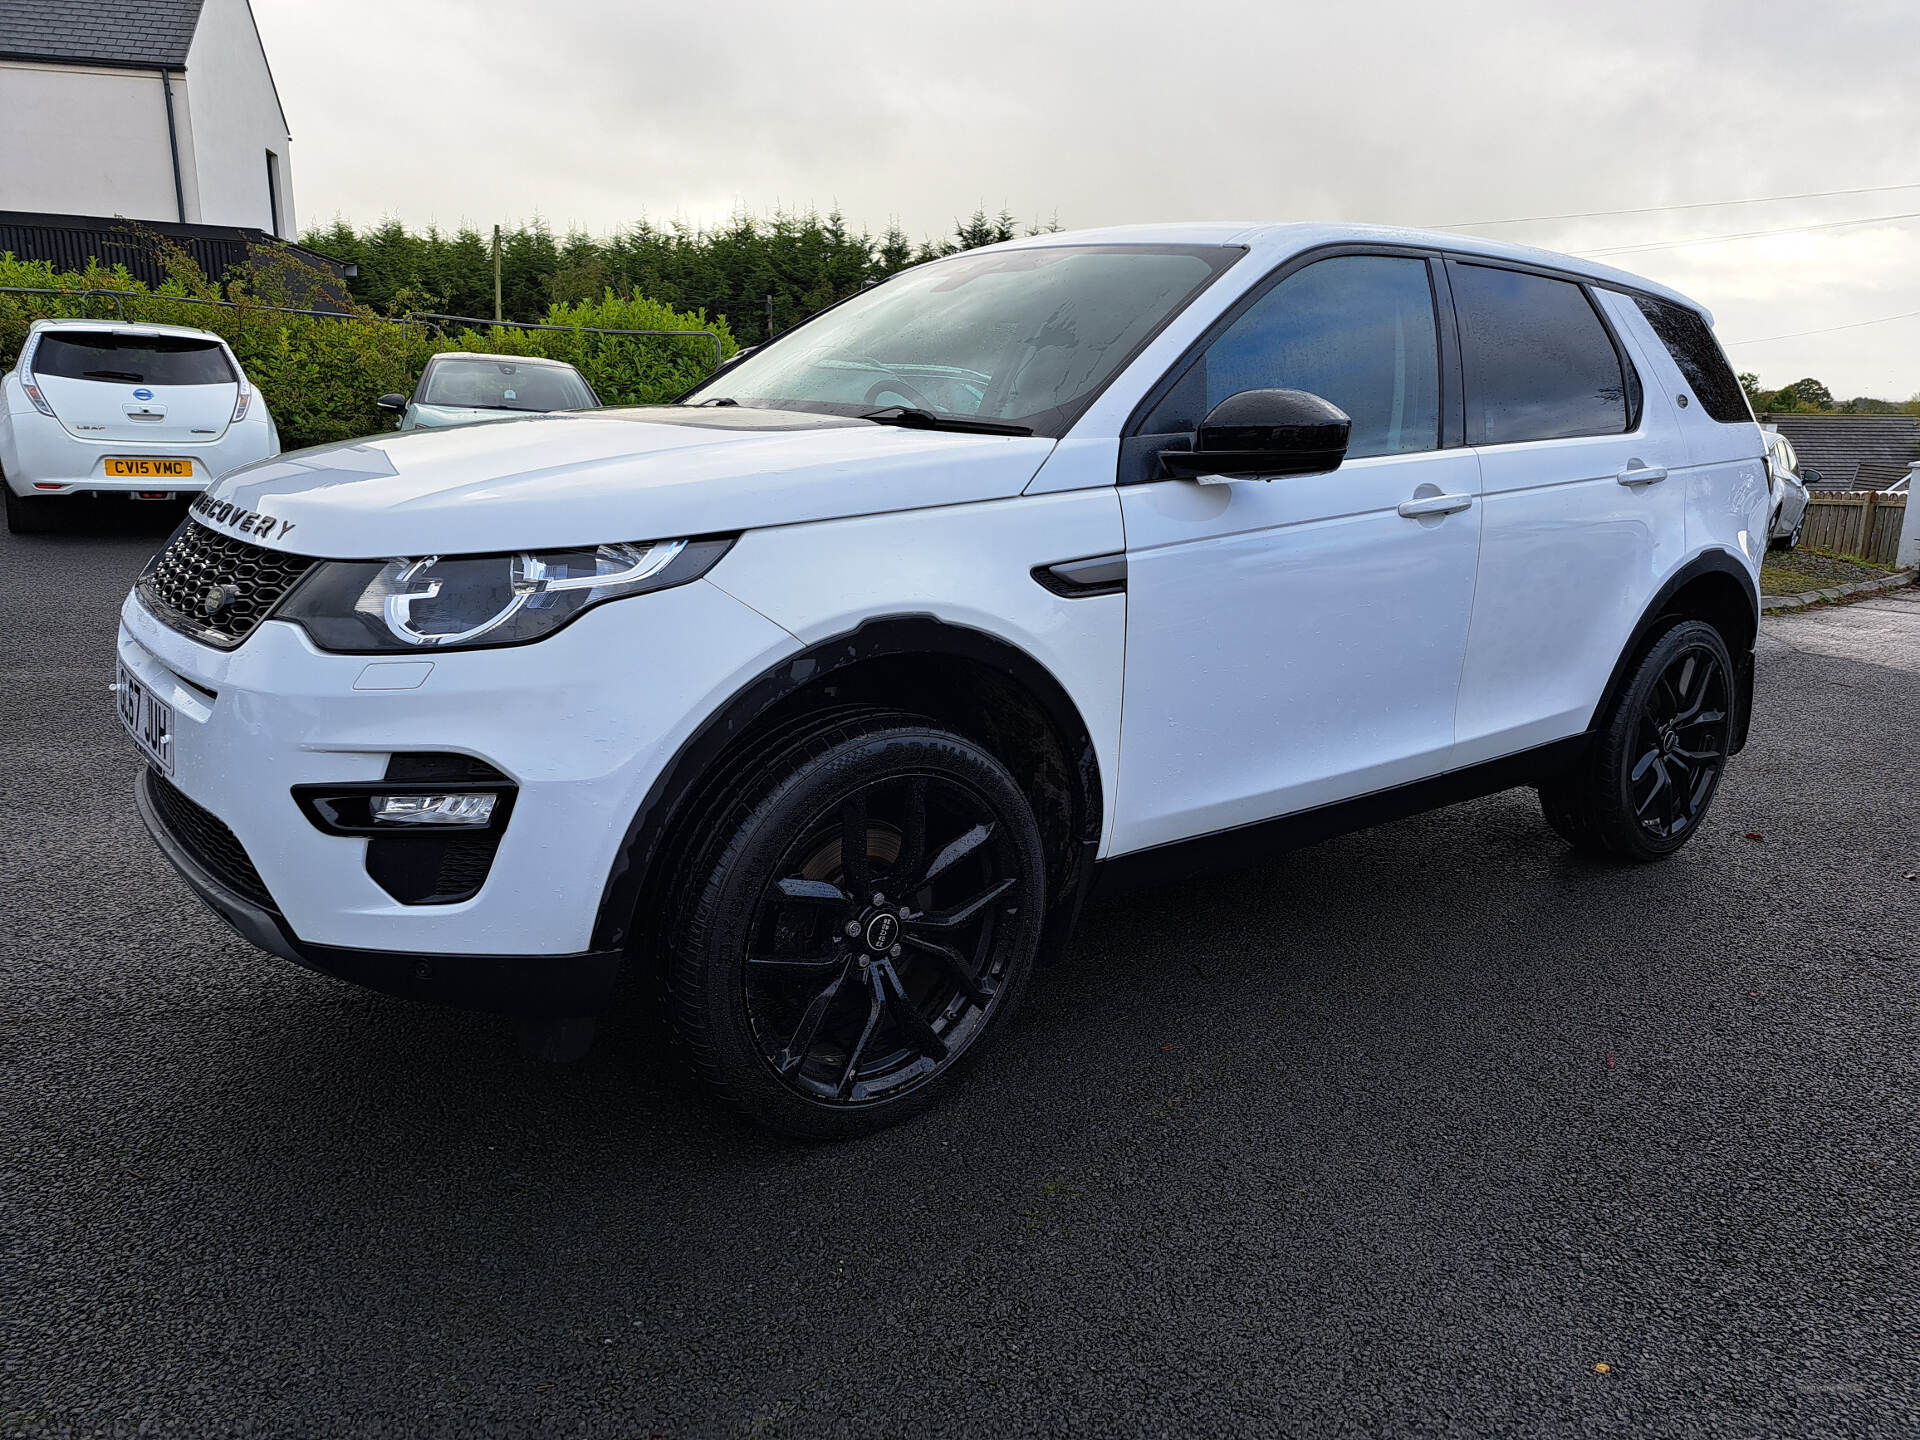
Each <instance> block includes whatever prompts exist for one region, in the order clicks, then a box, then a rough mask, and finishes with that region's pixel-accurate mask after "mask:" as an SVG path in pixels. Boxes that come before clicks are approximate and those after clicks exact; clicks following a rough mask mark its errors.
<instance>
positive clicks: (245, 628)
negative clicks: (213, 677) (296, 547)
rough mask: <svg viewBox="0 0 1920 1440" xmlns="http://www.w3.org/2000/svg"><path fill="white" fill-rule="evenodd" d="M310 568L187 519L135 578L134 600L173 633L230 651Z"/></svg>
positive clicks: (304, 561)
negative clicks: (137, 598)
mask: <svg viewBox="0 0 1920 1440" xmlns="http://www.w3.org/2000/svg"><path fill="white" fill-rule="evenodd" d="M314 563H315V562H314V561H313V560H312V558H311V557H309V556H306V555H289V554H287V553H286V552H285V551H282V550H269V549H267V548H266V547H265V546H264V545H255V544H252V543H251V542H250V541H246V540H242V539H239V538H238V537H237V536H232V535H222V534H220V533H218V532H217V531H214V530H209V529H208V528H207V527H206V526H204V525H202V524H200V523H199V522H198V521H196V520H191V519H189V520H188V521H187V522H186V524H184V525H182V526H181V527H180V528H179V529H178V530H176V531H174V533H173V538H172V539H171V540H169V541H168V542H167V548H166V549H164V550H162V551H161V552H160V553H159V554H158V555H156V556H154V558H153V563H152V564H151V565H149V566H148V567H147V572H146V574H144V575H142V576H141V577H140V585H139V591H140V598H141V599H142V600H144V601H145V602H146V604H147V608H148V609H150V610H152V611H153V613H154V614H155V615H158V616H159V617H160V618H161V619H162V620H164V621H166V623H167V624H169V625H171V626H172V627H173V628H174V629H176V630H179V631H182V632H184V633H185V634H188V635H191V636H192V637H193V638H194V639H196V640H202V641H205V642H206V643H207V644H209V645H217V646H219V647H220V648H221V649H222V650H231V649H232V648H233V647H234V646H236V645H238V644H239V643H240V642H241V641H242V640H244V639H246V638H247V636H249V635H251V634H252V633H253V628H254V626H256V625H258V624H259V623H260V622H261V621H262V620H264V619H266V618H267V616H268V615H269V614H270V613H272V610H273V607H274V606H275V605H277V604H279V603H280V597H281V596H283V595H285V594H286V593H287V591H288V590H290V589H291V588H292V587H293V583H294V581H296V580H298V579H299V578H300V577H301V576H303V575H305V574H306V573H307V571H309V570H311V569H312V568H313V566H314Z"/></svg>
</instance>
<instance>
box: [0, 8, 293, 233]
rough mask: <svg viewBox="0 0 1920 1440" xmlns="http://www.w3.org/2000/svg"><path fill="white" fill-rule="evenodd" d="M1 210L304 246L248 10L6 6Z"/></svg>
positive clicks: (281, 124) (0, 99)
mask: <svg viewBox="0 0 1920 1440" xmlns="http://www.w3.org/2000/svg"><path fill="white" fill-rule="evenodd" d="M0 137H4V138H3V139H0V211H38V212H50V213H52V214H56V215H94V216H111V215H118V216H125V217H126V218H128V219H130V220H149V221H173V222H185V223H189V224H200V225H234V226H244V227H246V228H248V229H253V230H262V231H265V232H267V233H268V234H271V235H277V236H280V237H282V238H287V239H291V238H292V237H293V235H294V233H295V232H294V212H293V169H292V159H291V155H290V153H289V152H290V150H291V148H292V136H291V135H289V134H288V131H287V117H286V113H285V112H284V111H283V110H282V109H281V108H280V96H279V93H278V92H277V91H276V90H275V88H274V84H273V72H272V70H271V69H269V68H268V65H267V52H266V49H265V47H264V46H263V45H262V44H261V43H260V31H259V29H258V27H256V26H255V24H254V20H253V7H252V6H251V5H250V4H249V3H248V0H0Z"/></svg>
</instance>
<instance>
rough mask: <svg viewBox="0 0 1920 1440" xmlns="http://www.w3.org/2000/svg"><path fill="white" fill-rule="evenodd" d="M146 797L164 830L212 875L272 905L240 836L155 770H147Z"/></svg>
mask: <svg viewBox="0 0 1920 1440" xmlns="http://www.w3.org/2000/svg"><path fill="white" fill-rule="evenodd" d="M147 798H148V799H149V800H151V801H152V802H153V808H154V810H155V812H156V813H157V814H158V815H159V817H160V823H161V824H162V825H164V826H166V829H167V833H168V834H169V835H171V836H172V837H173V839H174V841H175V842H176V843H177V844H178V845H179V846H180V848H181V849H183V850H185V851H186V852H187V854H189V855H191V856H192V857H193V858H194V860H195V861H196V862H197V863H198V864H199V866H200V867H201V869H203V870H205V871H206V872H207V873H208V874H209V875H211V876H213V878H214V879H216V880H218V881H219V882H220V883H221V884H222V885H225V886H226V887H227V888H228V889H229V890H231V891H233V892H234V894H236V895H239V896H241V897H242V898H244V899H247V900H251V901H253V903H254V904H256V905H262V906H265V907H266V908H267V909H269V910H271V909H273V908H274V904H273V896H271V895H269V894H268V893H267V887H266V886H265V884H263V883H262V882H261V879H260V872H259V871H258V870H255V869H254V868H253V861H251V860H249V859H248V858H247V852H246V848H245V847H244V846H242V845H241V843H240V840H239V837H238V836H236V835H235V834H234V833H233V831H231V830H229V829H228V828H227V827H226V826H225V825H223V824H221V823H220V821H219V820H218V819H217V818H215V817H214V816H213V815H212V814H210V813H209V812H208V811H205V810H202V809H201V808H200V807H199V806H198V805H196V804H194V803H193V801H191V800H189V799H188V798H187V797H186V796H185V795H182V794H181V793H180V792H179V791H178V790H176V789H175V788H174V786H173V783H172V782H171V781H170V780H168V779H167V777H166V776H164V775H162V774H161V773H160V772H159V771H158V770H148V771H147Z"/></svg>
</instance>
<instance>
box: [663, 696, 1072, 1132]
mask: <svg viewBox="0 0 1920 1440" xmlns="http://www.w3.org/2000/svg"><path fill="white" fill-rule="evenodd" d="M775 748H776V753H772V754H770V755H769V756H768V758H767V759H766V761H765V763H763V764H762V765H760V766H759V767H758V768H757V769H756V770H754V771H753V772H752V773H749V774H747V775H746V776H744V777H743V782H742V783H741V784H740V785H739V786H738V788H737V789H735V791H734V793H733V795H732V796H731V797H729V799H728V801H727V803H724V804H722V805H719V806H716V807H715V808H714V810H713V811H712V812H711V813H710V818H709V821H708V823H707V825H706V826H705V833H704V834H701V835H697V836H695V837H694V840H693V845H694V848H695V850H696V851H697V853H698V858H697V859H696V860H694V861H693V862H692V863H691V864H690V865H689V866H688V867H687V868H686V870H685V871H683V872H682V877H681V883H680V884H679V885H677V886H676V887H675V888H676V891H677V903H676V905H675V908H674V913H673V914H672V915H671V916H670V918H669V921H668V924H667V926H666V930H665V934H664V936H663V940H664V942H665V945H666V952H667V953H666V966H667V981H668V987H667V988H668V996H669V1003H670V1008H671V1013H672V1015H673V1019H674V1025H675V1029H676V1031H677V1032H678V1033H679V1035H680V1036H681V1038H682V1039H683V1040H684V1041H685V1042H686V1044H687V1046H688V1049H689V1050H690V1052H691V1054H692V1057H693V1060H694V1063H695V1066H696V1068H697V1069H698V1070H699V1071H700V1073H701V1074H702V1075H703V1076H704V1077H705V1078H706V1079H707V1080H708V1081H709V1082H710V1083H711V1084H713V1085H714V1086H715V1087H716V1088H717V1089H718V1090H719V1091H720V1093H721V1094H723V1095H724V1096H725V1097H726V1098H727V1099H729V1100H730V1101H732V1102H733V1103H734V1104H735V1105H737V1106H738V1107H739V1108H740V1109H742V1110H743V1111H745V1112H746V1114H748V1115H749V1116H750V1117H752V1118H753V1119H755V1120H757V1121H759V1122H760V1123H762V1124H764V1125H767V1126H769V1127H771V1128H773V1129H776V1130H780V1131H784V1132H786V1133H788V1134H793V1135H800V1136H806V1137H811V1138H829V1137H838V1136H852V1135H859V1134H864V1133H867V1132H869V1131H872V1130H876V1129H879V1128H880V1127H882V1126H884V1125H888V1124H891V1123H893V1122H894V1121H896V1120H900V1119H903V1118H905V1117H906V1116H908V1115H910V1114H912V1113H914V1112H915V1111H917V1110H919V1109H921V1108H922V1107H924V1106H925V1105H926V1104H928V1103H929V1102H930V1101H932V1100H933V1099H934V1098H935V1097H936V1096H937V1095H938V1094H939V1092H940V1091H941V1090H942V1089H943V1088H944V1087H945V1085H946V1084H947V1083H948V1082H949V1081H950V1078H951V1077H952V1076H953V1074H954V1073H955V1072H956V1071H957V1070H958V1069H959V1068H960V1067H961V1066H962V1064H963V1063H964V1062H966V1061H968V1060H970V1059H971V1058H972V1057H973V1056H974V1055H976V1054H977V1053H979V1051H980V1049H981V1048H982V1046H983V1045H985V1044H986V1043H987V1042H988V1041H989V1040H990V1039H991V1038H992V1036H994V1035H995V1034H997V1033H999V1032H1000V1031H1001V1030H1003V1029H1004V1028H1005V1026H1006V1024H1007V1021H1008V1019H1009V1017H1010V1016H1011V1014H1012V1012H1013V1010H1014V1007H1015V1006H1016V1005H1017V1004H1018V1003H1019V1000H1020V996H1021V994H1022V992H1023V991H1024V990H1025V988H1026V984H1027V979H1028V976H1029V974H1030V973H1031V970H1032V966H1033V958H1034V953H1035V951H1036V950H1037V948H1038V945H1039V939H1040V928H1041V910H1042V902H1043V898H1044V889H1045V867H1044V862H1043V860H1042V851H1041V843H1040V832H1039V827H1038V826H1037V824H1036V823H1035V821H1034V817H1033V813H1032V810H1031V808H1030V807H1029V806H1028V804H1027V800H1026V797H1025V796H1024V795H1023V794H1022V793H1021V790H1020V788H1019V786H1018V785H1017V784H1016V783H1015V781H1014V779H1013V777H1012V776H1011V775H1010V774H1009V773H1008V772H1007V770H1006V768H1005V767H1004V766H1003V765H1001V764H1000V762H999V761H998V760H996V759H995V758H994V757H993V756H991V755H990V754H988V753H987V752H986V751H984V750H982V749H981V748H980V747H979V746H977V745H975V744H974V743H973V742H971V741H969V740H966V739H964V738H963V737H961V736H958V735H954V734H952V733H950V732H947V731H943V730H940V729H938V728H936V727H935V726H933V725H931V724H930V723H927V722H922V721H916V720H914V719H912V718H911V717H905V716H900V715H897V714H867V715H855V716H843V717H838V718H836V719H834V720H833V721H832V722H830V723H829V724H828V725H827V726H826V727H825V728H824V729H823V730H814V731H807V730H802V731H801V732H800V733H799V734H798V735H797V736H795V737H793V738H790V739H789V741H788V742H787V743H786V744H785V745H784V746H783V747H775Z"/></svg>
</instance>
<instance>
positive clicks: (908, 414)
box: [860, 405, 1033, 435]
mask: <svg viewBox="0 0 1920 1440" xmlns="http://www.w3.org/2000/svg"><path fill="white" fill-rule="evenodd" d="M860 418H861V419H862V420H871V421H873V423H874V424H876V425H903V426H905V427H907V428H908V429H910V430H959V431H963V432H966V433H968V434H973V435H1031V434H1033V427H1032V426H1031V425H1008V424H1006V423H1004V422H1003V421H999V420H969V419H967V417H966V416H964V415H938V414H935V413H934V412H933V411H931V410H922V409H921V408H920V407H919V406H918V405H889V406H887V407H886V408H885V409H882V410H869V411H868V412H867V413H866V414H864V415H862V416H861V417H860Z"/></svg>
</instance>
